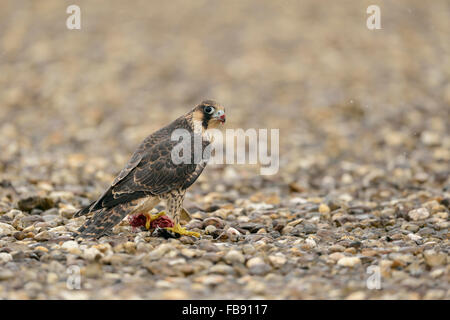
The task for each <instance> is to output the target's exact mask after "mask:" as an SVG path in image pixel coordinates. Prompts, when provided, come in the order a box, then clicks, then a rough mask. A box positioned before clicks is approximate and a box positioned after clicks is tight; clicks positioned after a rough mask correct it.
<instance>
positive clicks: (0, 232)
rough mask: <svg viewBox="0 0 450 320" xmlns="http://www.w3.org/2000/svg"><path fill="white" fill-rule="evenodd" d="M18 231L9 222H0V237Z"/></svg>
mask: <svg viewBox="0 0 450 320" xmlns="http://www.w3.org/2000/svg"><path fill="white" fill-rule="evenodd" d="M16 231H17V230H16V229H15V228H14V227H13V226H11V225H9V224H7V223H3V222H0V237H4V236H10V235H12V234H14V233H15V232H16Z"/></svg>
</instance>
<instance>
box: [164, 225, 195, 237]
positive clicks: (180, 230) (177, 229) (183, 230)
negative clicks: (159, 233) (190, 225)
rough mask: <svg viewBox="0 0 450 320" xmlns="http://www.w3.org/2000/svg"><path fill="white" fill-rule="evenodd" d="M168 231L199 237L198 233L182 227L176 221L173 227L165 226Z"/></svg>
mask: <svg viewBox="0 0 450 320" xmlns="http://www.w3.org/2000/svg"><path fill="white" fill-rule="evenodd" d="M165 229H166V230H168V231H172V232H175V233H178V234H181V235H182V236H194V237H197V238H200V233H198V232H194V231H188V230H186V228H183V227H182V226H181V225H180V224H179V223H177V224H176V225H175V226H174V227H169V228H165Z"/></svg>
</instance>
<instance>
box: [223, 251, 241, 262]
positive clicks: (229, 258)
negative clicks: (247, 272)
mask: <svg viewBox="0 0 450 320" xmlns="http://www.w3.org/2000/svg"><path fill="white" fill-rule="evenodd" d="M225 261H226V262H227V263H230V264H235V263H244V262H245V257H244V255H243V254H242V253H241V252H239V251H237V250H230V251H228V252H227V254H226V255H225Z"/></svg>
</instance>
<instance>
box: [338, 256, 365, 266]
mask: <svg viewBox="0 0 450 320" xmlns="http://www.w3.org/2000/svg"><path fill="white" fill-rule="evenodd" d="M337 264H338V265H339V266H342V267H354V266H356V265H359V264H361V259H360V258H358V257H344V258H341V259H339V261H338V263H337Z"/></svg>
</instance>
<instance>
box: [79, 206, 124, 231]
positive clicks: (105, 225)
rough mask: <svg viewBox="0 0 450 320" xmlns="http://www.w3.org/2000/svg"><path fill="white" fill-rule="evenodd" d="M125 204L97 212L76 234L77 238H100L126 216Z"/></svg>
mask: <svg viewBox="0 0 450 320" xmlns="http://www.w3.org/2000/svg"><path fill="white" fill-rule="evenodd" d="M126 209H127V205H126V204H121V205H117V206H115V207H113V208H109V209H104V210H101V211H98V212H96V213H95V214H94V216H93V217H92V218H91V219H89V220H88V221H86V222H85V223H84V224H83V225H82V226H81V227H80V228H79V229H78V231H77V232H76V233H77V235H76V237H77V238H100V237H101V236H103V235H104V234H105V233H107V232H108V231H110V230H111V229H112V228H113V227H114V226H115V225H116V224H118V223H119V222H120V221H122V219H123V218H124V217H125V216H126V215H127V213H128V210H126Z"/></svg>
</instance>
